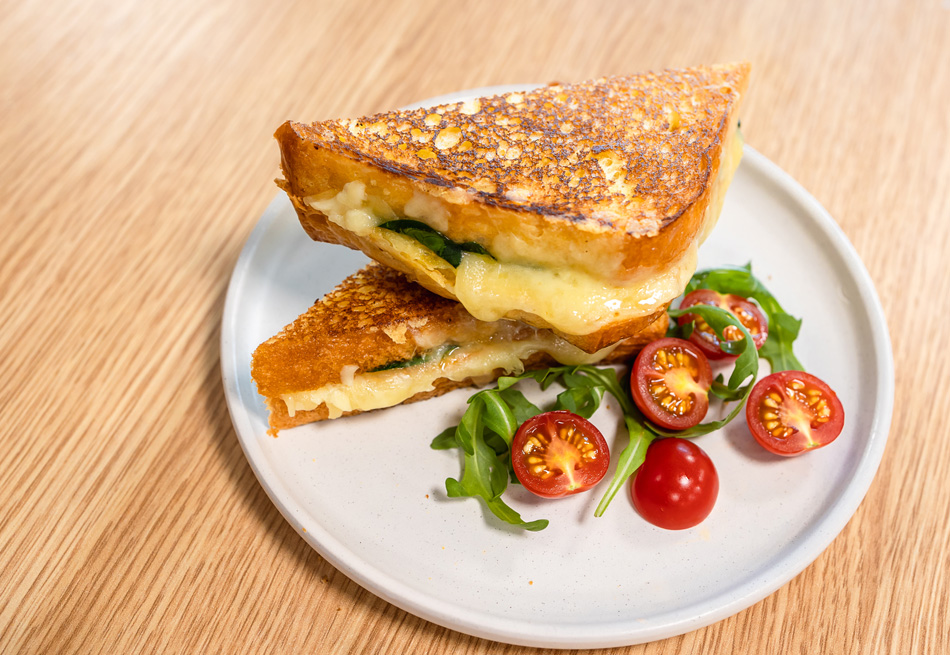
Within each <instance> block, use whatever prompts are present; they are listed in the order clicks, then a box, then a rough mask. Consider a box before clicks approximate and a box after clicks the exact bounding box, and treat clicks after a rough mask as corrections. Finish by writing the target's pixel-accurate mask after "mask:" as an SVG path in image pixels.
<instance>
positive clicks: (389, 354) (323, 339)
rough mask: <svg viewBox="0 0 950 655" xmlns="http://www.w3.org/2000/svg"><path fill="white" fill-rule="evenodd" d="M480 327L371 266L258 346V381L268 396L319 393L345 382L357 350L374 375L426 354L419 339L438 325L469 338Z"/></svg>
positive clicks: (453, 306) (457, 309)
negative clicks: (343, 377)
mask: <svg viewBox="0 0 950 655" xmlns="http://www.w3.org/2000/svg"><path fill="white" fill-rule="evenodd" d="M473 325H474V319H473V318H472V317H471V315H470V314H469V313H468V312H466V311H465V309H464V308H463V307H462V306H461V305H459V304H458V303H456V302H452V301H450V300H446V299H445V298H442V297H440V296H437V295H434V294H431V293H429V292H427V291H426V290H425V289H423V288H422V287H419V286H418V285H415V284H409V283H408V281H407V280H406V278H405V277H404V276H402V275H401V274H400V273H398V272H396V271H394V270H392V269H390V268H387V267H385V266H380V265H379V264H376V263H371V264H370V265H368V266H367V267H365V268H364V269H362V270H360V271H358V272H357V273H355V274H353V275H351V276H349V277H347V278H346V279H345V280H344V281H343V282H342V283H340V285H339V286H337V287H336V288H335V289H333V290H332V291H331V292H330V293H328V294H327V295H325V296H324V297H323V298H321V299H320V300H319V301H318V302H316V303H314V305H313V306H312V307H310V309H309V310H307V311H306V312H305V313H304V314H302V315H300V316H299V317H297V319H296V320H295V321H294V322H293V323H291V324H290V325H288V326H287V327H285V328H284V329H283V330H281V332H280V333H279V334H277V335H275V336H273V337H271V338H270V339H268V340H267V341H265V342H264V343H262V344H261V345H260V346H258V347H257V349H256V350H255V351H254V356H253V358H252V360H251V376H252V377H253V378H254V381H255V382H256V383H257V389H258V392H260V394H261V395H263V396H278V395H280V394H282V393H288V392H293V391H300V390H302V389H313V388H316V387H320V386H323V385H324V384H328V383H334V382H339V381H340V370H341V369H342V368H343V366H344V365H346V364H350V363H352V362H353V361H354V359H355V357H354V353H363V354H362V355H361V356H360V362H361V364H362V367H363V369H365V370H371V369H372V368H374V367H376V366H382V365H384V364H388V363H390V362H393V361H400V360H406V359H411V358H412V357H414V356H415V355H416V354H418V352H419V351H420V350H422V349H424V348H423V347H420V345H419V344H418V343H417V341H416V340H417V339H419V338H422V337H423V336H424V335H425V333H426V332H427V330H428V329H430V328H434V329H438V330H439V331H441V332H446V331H448V332H449V333H450V334H452V333H456V334H455V335H454V336H456V338H458V339H464V338H467V337H468V336H469V334H468V332H469V331H471V330H472V329H474V328H473V327H472V326H473ZM315 335H318V336H319V337H320V338H318V339H315V338H314V336H315Z"/></svg>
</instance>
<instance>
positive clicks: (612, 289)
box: [304, 129, 742, 335]
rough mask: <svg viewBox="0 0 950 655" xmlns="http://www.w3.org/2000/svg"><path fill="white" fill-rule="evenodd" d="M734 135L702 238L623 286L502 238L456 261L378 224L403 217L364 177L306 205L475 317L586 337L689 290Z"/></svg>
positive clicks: (733, 162) (425, 204)
mask: <svg viewBox="0 0 950 655" xmlns="http://www.w3.org/2000/svg"><path fill="white" fill-rule="evenodd" d="M731 132H732V135H731V137H730V138H729V141H728V143H727V145H726V147H724V148H723V151H722V155H721V161H720V165H719V171H718V174H717V177H716V179H715V180H714V182H713V186H712V189H711V193H712V198H711V202H710V203H709V208H708V210H707V211H706V214H705V217H704V221H705V222H704V224H703V225H702V227H701V229H700V232H699V239H698V241H697V242H695V243H692V244H690V245H689V247H688V248H687V249H686V250H685V252H684V254H683V255H682V256H681V257H679V258H678V259H677V260H675V261H673V262H672V263H670V264H669V265H667V266H666V267H665V268H664V269H662V270H653V271H648V272H645V273H644V274H643V275H642V276H640V277H639V278H637V279H636V280H634V281H633V282H632V283H630V284H626V285H624V286H617V285H615V284H612V283H611V282H610V281H608V280H604V279H601V278H598V277H595V276H594V275H591V274H590V273H589V272H586V271H583V270H580V269H578V268H571V267H566V266H565V267H558V266H552V265H542V264H538V263H533V262H526V261H525V260H524V257H523V256H519V255H518V254H517V253H515V252H514V250H512V249H509V248H508V247H507V244H506V241H505V240H504V239H501V238H499V239H495V240H494V242H493V243H491V244H482V246H484V249H485V254H482V253H480V252H478V251H477V249H469V250H465V249H464V248H463V250H462V251H461V253H460V255H461V257H460V262H459V263H458V265H457V266H455V265H453V264H450V263H449V262H448V261H446V259H445V258H443V257H441V256H439V255H438V254H437V253H436V252H435V251H433V250H432V249H431V248H430V247H427V245H425V242H426V241H427V240H423V241H420V240H417V239H415V238H412V237H411V236H408V235H407V234H403V233H400V232H397V231H393V230H392V229H386V228H384V227H381V225H383V224H384V223H387V222H390V221H398V220H399V219H404V218H406V217H405V216H399V215H397V214H396V213H395V212H394V211H393V210H392V208H391V207H389V205H388V204H387V203H386V201H385V200H384V199H383V198H382V197H380V196H379V195H375V194H374V193H370V192H369V191H368V189H367V188H366V185H364V184H363V183H362V182H360V181H352V182H349V183H347V184H346V185H345V186H344V187H343V188H342V189H340V190H335V191H329V192H326V193H323V194H320V195H319V196H310V197H307V198H304V202H306V203H307V204H309V205H310V206H311V207H312V208H314V209H316V210H318V211H320V212H321V213H323V214H324V215H325V216H326V217H327V219H328V220H329V221H331V222H332V223H335V224H336V225H338V226H340V227H342V228H344V229H346V230H349V231H351V232H353V233H354V234H356V235H357V236H360V237H361V238H364V239H366V240H368V241H370V242H371V243H373V245H375V246H376V247H377V248H380V249H381V250H384V251H386V252H388V253H389V254H390V255H392V256H393V257H395V258H397V259H398V260H401V261H404V262H407V263H409V264H410V265H411V266H412V267H413V269H414V270H416V271H418V272H420V273H421V274H423V275H425V276H426V277H428V278H429V280H430V281H431V282H432V284H434V285H436V286H438V287H440V288H442V289H445V290H446V291H447V292H448V293H450V294H451V295H452V296H454V297H455V298H456V299H458V301H459V302H461V303H462V305H464V307H465V309H467V310H468V311H469V313H471V314H472V315H473V316H475V318H477V319H480V320H482V321H497V320H499V319H501V318H503V317H505V316H510V315H512V312H517V311H520V312H525V313H528V314H533V315H534V316H537V317H539V318H541V319H542V320H543V321H544V322H545V323H546V324H547V325H549V326H550V327H552V328H553V329H555V330H558V331H560V332H562V333H564V334H572V335H587V334H592V333H594V332H597V331H598V330H601V329H603V328H605V327H607V326H609V325H612V324H614V323H617V322H619V321H625V320H629V319H636V318H640V317H644V316H649V315H651V314H654V313H656V312H658V311H660V310H661V309H662V308H663V307H664V306H665V305H666V304H667V303H669V302H670V301H671V300H672V299H673V298H675V297H676V296H678V295H679V294H680V293H681V292H682V290H683V288H685V286H686V284H687V282H688V281H689V278H690V276H691V275H692V274H693V272H695V270H696V262H697V250H698V247H699V244H700V243H701V242H702V240H703V239H705V237H706V235H708V234H709V232H710V231H711V230H712V228H713V226H714V225H715V223H716V220H717V219H718V216H719V213H720V209H721V207H722V201H723V198H724V196H725V192H726V189H727V188H728V186H729V183H730V182H731V180H732V176H733V174H734V172H735V170H736V168H737V167H738V165H739V159H740V158H741V154H742V140H741V137H740V136H739V135H738V132H737V131H736V130H734V129H733V130H731ZM440 211H444V210H443V209H442V208H441V207H439V206H438V203H437V202H436V201H435V200H434V199H431V198H426V197H423V196H417V197H416V198H414V199H413V201H412V202H410V203H408V204H407V205H406V208H405V213H406V214H407V215H409V217H410V218H414V219H418V220H419V221H421V222H422V223H425V224H426V225H428V226H429V227H430V228H432V229H433V230H438V229H439V227H440V224H441V223H443V222H444V218H442V217H440V215H439V213H440ZM450 243H451V242H450ZM463 245H465V244H463ZM472 250H474V251H472ZM426 286H429V285H426Z"/></svg>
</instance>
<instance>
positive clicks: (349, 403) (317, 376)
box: [251, 262, 667, 432]
mask: <svg viewBox="0 0 950 655" xmlns="http://www.w3.org/2000/svg"><path fill="white" fill-rule="evenodd" d="M666 327H667V319H666V314H663V317H662V318H661V319H659V320H657V321H655V322H654V323H653V324H651V325H650V326H649V327H648V328H647V329H646V330H643V331H641V332H640V333H639V334H637V335H635V336H633V337H630V338H628V339H627V340H625V341H623V342H621V343H618V344H616V345H614V346H612V347H610V348H608V349H605V350H603V351H601V352H599V353H596V354H594V355H590V354H587V353H584V352H583V351H581V350H579V349H577V348H575V347H574V346H572V345H571V344H569V343H567V342H566V341H564V340H563V339H561V338H559V337H557V336H555V335H554V334H552V333H551V332H550V331H548V330H539V329H537V328H533V327H531V326H529V325H525V324H523V323H520V322H516V321H508V320H501V321H497V322H493V323H486V322H484V321H479V320H477V319H475V318H474V317H472V315H471V314H469V313H468V312H466V311H465V309H464V308H463V307H462V306H461V305H460V304H458V303H456V302H453V301H451V300H447V299H445V298H443V297H441V296H438V295H436V294H433V293H431V292H429V291H427V290H426V289H424V288H422V287H421V286H419V285H417V284H413V283H412V282H410V281H409V280H407V279H406V278H405V277H404V276H403V275H402V274H400V273H398V272H397V271H394V270H393V269H390V268H388V267H385V266H382V265H380V264H377V263H375V262H373V263H371V264H370V265H369V266H367V267H366V268H364V269H362V270H361V271H359V272H357V273H355V274H353V275H351V276H350V277H348V278H347V279H345V280H344V281H343V282H342V283H341V284H340V285H339V286H337V287H336V288H335V289H334V290H333V291H331V292H330V293H328V294H327V295H326V296H324V297H323V298H322V299H320V300H319V301H317V302H316V303H315V304H314V305H313V306H312V307H311V308H310V309H309V310H308V311H307V312H306V313H304V314H302V315H301V316H300V317H298V318H297V320H295V321H294V322H293V323H292V324H290V325H288V326H287V327H286V328H284V329H283V330H282V331H281V332H280V333H279V334H278V335H276V336H274V337H272V338H270V339H268V340H267V341H265V342H264V343H262V344H261V345H260V346H259V347H258V348H257V350H256V351H255V352H254V356H253V360H252V363H251V376H252V377H253V379H254V381H255V383H256V384H257V389H258V392H259V393H260V394H261V395H262V396H264V397H265V399H266V402H267V406H268V408H269V409H270V419H269V421H270V426H271V430H273V431H275V432H276V430H279V429H285V428H290V427H294V426H296V425H301V424H304V423H309V422H312V421H321V420H323V419H327V418H336V417H339V416H343V415H349V414H355V413H359V412H362V411H367V410H371V409H379V408H383V407H390V406H392V405H398V404H400V403H406V402H414V401H417V400H422V399H424V398H430V397H432V396H438V395H441V394H444V393H446V392H448V391H451V390H453V389H457V388H460V387H466V386H472V385H478V384H485V383H488V382H490V381H492V380H494V379H496V378H497V377H499V376H500V375H503V374H506V373H520V372H521V371H523V370H525V369H530V368H541V367H545V366H553V365H555V364H557V363H558V362H560V363H564V364H581V363H599V362H604V363H606V362H618V361H623V360H625V359H628V358H630V357H632V356H633V355H634V354H636V352H637V351H639V349H640V348H641V347H642V346H643V345H644V344H645V343H648V342H650V341H652V340H654V339H657V338H659V337H661V336H663V334H664V333H665V331H666Z"/></svg>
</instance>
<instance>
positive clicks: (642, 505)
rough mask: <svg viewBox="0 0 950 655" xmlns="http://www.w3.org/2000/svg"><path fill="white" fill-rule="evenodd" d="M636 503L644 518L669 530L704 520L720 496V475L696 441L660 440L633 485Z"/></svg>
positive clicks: (649, 452) (689, 525)
mask: <svg viewBox="0 0 950 655" xmlns="http://www.w3.org/2000/svg"><path fill="white" fill-rule="evenodd" d="M630 495H631V498H632V500H633V506H634V507H635V508H636V510H637V512H639V513H640V516H642V517H643V518H644V519H646V520H647V521H648V522H649V523H652V524H653V525H655V526H657V527H660V528H664V529H666V530H685V529H687V528H692V527H695V526H697V525H699V524H700V523H702V522H703V521H704V520H705V519H706V517H708V516H709V514H710V513H711V512H712V510H713V507H715V505H716V499H717V498H718V496H719V474H718V472H717V471H716V467H715V466H714V465H713V462H712V460H711V459H710V458H709V456H708V455H707V454H706V453H705V452H704V451H703V450H702V449H701V448H700V447H699V446H697V445H696V444H695V443H693V442H692V441H690V440H688V439H679V438H676V437H673V438H667V439H657V440H656V441H654V442H653V443H651V444H650V446H649V447H648V448H647V454H646V459H645V460H644V462H643V464H642V465H641V466H640V468H639V469H638V470H637V473H636V475H635V476H634V478H633V482H632V483H631V485H630Z"/></svg>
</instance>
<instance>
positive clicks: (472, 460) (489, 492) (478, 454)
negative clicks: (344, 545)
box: [431, 389, 548, 531]
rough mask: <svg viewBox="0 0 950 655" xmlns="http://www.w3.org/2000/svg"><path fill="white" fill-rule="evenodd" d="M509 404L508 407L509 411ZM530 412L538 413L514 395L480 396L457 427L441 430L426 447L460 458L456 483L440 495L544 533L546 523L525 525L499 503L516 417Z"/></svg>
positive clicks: (447, 484)
mask: <svg viewBox="0 0 950 655" xmlns="http://www.w3.org/2000/svg"><path fill="white" fill-rule="evenodd" d="M508 401H512V403H513V405H512V406H509V404H508ZM513 407H514V409H513ZM532 411H534V412H535V413H540V410H538V409H537V408H536V407H534V405H532V404H531V403H529V402H528V401H527V400H526V399H525V398H524V396H523V395H522V394H521V392H519V391H516V390H514V389H509V390H508V391H499V390H497V389H486V390H485V391H480V392H478V393H476V394H475V395H473V396H472V397H471V398H469V401H468V409H466V410H465V413H464V414H463V415H462V420H461V421H460V422H459V424H458V426H457V427H455V428H449V429H447V430H444V431H443V432H442V433H441V434H439V435H438V436H437V437H436V438H435V439H433V441H432V444H431V447H432V448H435V449H437V450H444V449H448V448H453V447H458V448H461V449H462V451H463V452H464V453H465V455H464V458H463V460H464V462H463V469H462V476H461V478H460V479H458V480H456V479H454V478H447V479H446V481H445V492H446V493H447V494H448V496H449V497H450V498H466V497H479V498H481V499H482V500H483V501H484V502H485V506H486V507H487V508H488V509H489V511H491V513H492V514H494V515H495V516H497V517H498V518H500V519H501V520H502V521H505V522H507V523H510V524H511V525H515V526H518V527H521V528H524V529H525V530H531V531H536V530H543V529H544V528H545V527H547V525H548V521H547V520H546V519H539V520H536V521H524V520H523V519H522V518H521V515H520V514H518V512H516V511H515V510H513V509H512V508H511V507H509V506H508V505H507V504H506V503H505V501H504V500H502V499H501V495H502V494H503V493H504V492H505V489H506V488H507V486H508V477H509V472H510V469H509V467H510V460H511V457H510V445H511V438H512V437H513V436H514V433H515V431H517V429H518V426H519V425H520V422H519V420H520V417H521V416H526V415H527V414H530V413H531V412H532Z"/></svg>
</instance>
